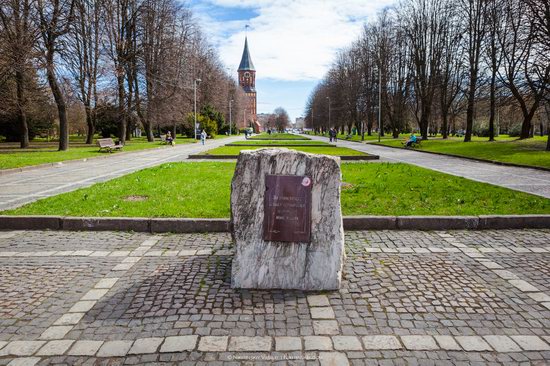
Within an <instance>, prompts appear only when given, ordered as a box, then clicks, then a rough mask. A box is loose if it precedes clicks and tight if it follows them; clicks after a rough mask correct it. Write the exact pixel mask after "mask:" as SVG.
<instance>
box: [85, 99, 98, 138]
mask: <svg viewBox="0 0 550 366" xmlns="http://www.w3.org/2000/svg"><path fill="white" fill-rule="evenodd" d="M84 110H85V111H86V125H87V132H86V144H88V145H90V144H93V142H94V134H95V125H94V119H93V117H92V108H90V104H89V103H85V104H84Z"/></svg>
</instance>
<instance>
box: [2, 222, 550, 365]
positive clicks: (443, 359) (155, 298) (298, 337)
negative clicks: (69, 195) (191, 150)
mask: <svg viewBox="0 0 550 366" xmlns="http://www.w3.org/2000/svg"><path fill="white" fill-rule="evenodd" d="M346 253H347V259H346V262H345V271H344V281H343V286H342V288H341V290H340V291H334V292H322V293H320V292H317V293H304V292H301V291H280V290H277V291H259V290H234V289H231V287H230V274H231V260H232V256H233V248H232V243H231V237H230V235H229V234H226V233H221V234H177V235H176V234H174V235H170V234H162V235H149V234H142V233H122V232H61V231H60V232H57V231H43V232H40V231H25V232H23V231H4V232H0V365H6V364H8V365H42V364H67V365H80V364H86V365H89V364H109V365H119V364H139V363H148V364H150V363H158V364H191V365H239V364H254V365H256V364H276V365H284V364H288V365H302V364H307V365H318V364H321V365H347V364H350V365H365V364H381V365H386V364H398V365H399V364H403V365H406V364H426V365H430V364H431V365H451V364H452V365H454V364H459V365H461V364H464V365H477V364H495V365H500V364H533V365H546V364H549V363H550V230H499V231H445V232H444V231H440V232H422V231H350V232H347V233H346Z"/></svg>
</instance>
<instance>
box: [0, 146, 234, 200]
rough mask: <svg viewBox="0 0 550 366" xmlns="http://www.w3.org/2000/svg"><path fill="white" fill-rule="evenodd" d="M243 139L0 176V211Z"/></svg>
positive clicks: (168, 148)
mask: <svg viewBox="0 0 550 366" xmlns="http://www.w3.org/2000/svg"><path fill="white" fill-rule="evenodd" d="M242 139H244V137H242V136H237V137H228V138H223V139H219V140H213V141H208V142H207V143H206V145H204V146H203V145H201V144H200V143H197V144H182V145H176V146H175V147H173V148H170V147H166V148H164V149H152V150H142V151H137V152H131V153H123V154H120V153H119V154H117V153H115V154H113V155H112V156H109V157H106V158H103V159H88V160H85V161H84V160H79V161H71V162H65V163H61V164H59V165H54V166H47V167H43V168H36V169H32V170H26V171H22V172H14V173H7V174H4V175H0V210H7V209H11V208H15V207H19V206H22V205H24V204H27V203H29V202H33V201H36V200H38V199H41V198H45V197H49V196H54V195H57V194H60V193H64V192H69V191H73V190H75V189H78V188H82V187H88V186H91V185H92V184H95V183H98V182H104V181H107V180H110V179H113V178H117V177H120V176H122V175H125V174H129V173H132V172H135V171H137V170H141V169H144V168H149V167H152V166H155V165H159V164H162V163H166V162H173V161H182V160H185V159H187V157H188V156H189V155H191V154H197V153H200V152H203V151H205V150H209V149H212V148H215V147H219V146H222V145H225V144H226V143H229V142H234V141H238V140H242Z"/></svg>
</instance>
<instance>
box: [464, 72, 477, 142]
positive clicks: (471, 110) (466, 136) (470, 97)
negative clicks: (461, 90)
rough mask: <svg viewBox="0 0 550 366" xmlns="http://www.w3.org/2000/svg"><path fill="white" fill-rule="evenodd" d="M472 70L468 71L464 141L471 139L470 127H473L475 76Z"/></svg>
mask: <svg viewBox="0 0 550 366" xmlns="http://www.w3.org/2000/svg"><path fill="white" fill-rule="evenodd" d="M474 72H475V73H477V71H470V73H471V75H470V86H469V90H468V108H467V110H466V133H465V134H464V142H470V141H472V129H473V127H474V103H475V97H476V83H477V77H476V76H475V75H474Z"/></svg>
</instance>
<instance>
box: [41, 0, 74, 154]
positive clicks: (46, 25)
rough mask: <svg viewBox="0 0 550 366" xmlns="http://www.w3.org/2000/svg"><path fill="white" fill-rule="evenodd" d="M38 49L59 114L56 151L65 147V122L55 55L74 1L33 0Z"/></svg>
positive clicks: (68, 26)
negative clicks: (57, 148)
mask: <svg viewBox="0 0 550 366" xmlns="http://www.w3.org/2000/svg"><path fill="white" fill-rule="evenodd" d="M37 9H38V16H39V23H40V33H41V35H42V45H41V46H42V49H43V57H44V63H45V68H46V76H47V79H48V84H49V86H50V89H51V90H52V94H53V97H54V100H55V104H56V105H57V112H58V115H59V150H60V151H65V150H67V149H68V148H69V121H68V119H67V105H66V102H65V96H64V93H63V90H62V89H61V86H60V84H59V81H58V80H57V72H56V56H58V53H59V51H60V50H61V49H62V48H63V43H62V38H63V37H64V36H65V35H66V34H67V33H68V32H69V30H70V26H71V21H72V19H73V11H74V0H37Z"/></svg>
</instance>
